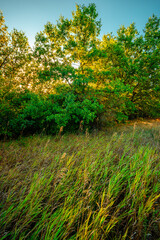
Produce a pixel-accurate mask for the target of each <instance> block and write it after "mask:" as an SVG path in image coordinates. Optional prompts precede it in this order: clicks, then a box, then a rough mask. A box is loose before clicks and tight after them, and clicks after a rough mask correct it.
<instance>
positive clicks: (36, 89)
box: [0, 4, 160, 136]
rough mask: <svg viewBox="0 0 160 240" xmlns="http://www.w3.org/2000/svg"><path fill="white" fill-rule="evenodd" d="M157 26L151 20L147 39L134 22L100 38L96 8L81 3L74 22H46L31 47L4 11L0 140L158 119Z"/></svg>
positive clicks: (157, 21)
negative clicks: (99, 123)
mask: <svg viewBox="0 0 160 240" xmlns="http://www.w3.org/2000/svg"><path fill="white" fill-rule="evenodd" d="M159 26H160V19H159V18H158V17H157V16H155V15H153V16H152V17H150V18H149V20H148V22H147V23H146V26H145V29H144V35H143V36H141V35H140V34H139V33H138V31H137V29H136V26H135V24H134V23H133V24H131V25H130V26H129V27H125V26H121V27H120V29H119V30H118V31H117V36H113V35H112V34H106V35H104V36H103V38H102V39H98V36H99V33H100V29H101V21H100V20H99V19H98V12H97V10H96V6H95V4H89V5H88V6H85V5H76V10H75V11H74V12H72V18H71V19H65V18H64V17H63V16H61V17H60V18H59V20H58V21H57V24H55V25H54V24H52V23H50V22H48V23H47V24H46V25H45V26H44V30H43V31H41V32H40V33H37V35H36V38H35V46H34V48H33V49H30V47H29V45H28V39H27V38H26V36H25V34H24V33H23V32H22V31H17V30H16V29H14V30H13V31H11V32H10V33H9V32H8V31H7V27H6V26H5V21H4V17H3V14H2V12H0V81H1V89H0V94H1V99H0V104H1V105H0V109H1V113H0V120H1V123H0V124H1V129H0V135H1V136H4V135H5V136H16V135H19V134H20V133H21V134H22V133H35V132H41V131H44V132H46V133H52V134H55V133H56V132H58V131H59V129H60V128H61V127H62V126H63V128H64V131H75V130H77V129H79V124H80V123H81V122H83V125H84V126H83V127H84V129H85V128H91V127H92V126H93V125H94V122H95V119H96V118H99V117H100V118H101V117H103V115H104V116H108V119H107V118H106V121H108V122H109V121H110V120H109V118H110V117H111V116H112V117H111V118H112V120H111V121H112V122H125V121H126V120H127V119H133V118H137V117H151V118H154V117H157V118H158V117H160V81H159V79H160V54H159V51H160V30H159V29H160V28H159ZM26 98H28V100H25V99H26ZM106 125H107V123H106Z"/></svg>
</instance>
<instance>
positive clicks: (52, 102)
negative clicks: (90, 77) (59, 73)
mask: <svg viewBox="0 0 160 240" xmlns="http://www.w3.org/2000/svg"><path fill="white" fill-rule="evenodd" d="M0 106H1V111H0V123H1V125H0V129H1V131H0V135H1V136H6V137H7V136H8V137H11V136H13V137H15V136H18V135H20V134H33V133H40V132H45V133H47V134H55V133H57V132H59V130H60V128H61V127H62V126H63V128H64V131H75V130H78V128H79V125H80V122H81V121H83V126H84V129H85V128H87V126H88V127H89V125H90V124H91V123H93V121H94V120H95V118H96V117H97V115H98V113H100V112H101V111H102V108H103V107H102V106H101V105H100V104H99V103H98V101H97V100H96V99H84V100H83V101H79V100H78V99H77V98H76V96H75V95H74V94H73V93H67V94H66V95H63V94H61V95H58V94H54V95H49V97H43V96H38V95H36V94H33V93H31V92H25V93H19V94H16V93H9V94H8V95H6V96H5V98H3V101H1V104H0Z"/></svg>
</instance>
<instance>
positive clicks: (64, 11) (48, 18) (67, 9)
mask: <svg viewBox="0 0 160 240" xmlns="http://www.w3.org/2000/svg"><path fill="white" fill-rule="evenodd" d="M89 3H95V4H96V8H97V12H98V13H99V16H98V18H101V22H102V28H101V33H100V38H101V37H102V36H103V35H104V34H107V33H111V32H112V33H113V35H116V32H117V30H118V29H119V27H120V26H121V25H124V26H125V27H127V26H129V25H130V24H131V23H133V22H135V24H136V27H137V29H138V31H139V32H140V34H142V33H143V29H144V27H145V24H146V22H147V21H148V18H149V17H150V16H152V15H153V14H155V15H157V16H160V0H76V1H75V0H0V10H1V11H2V12H3V15H4V18H5V22H6V25H7V26H8V30H9V31H11V30H12V29H13V28H16V29H17V30H22V31H23V32H25V34H26V36H27V37H28V39H29V43H30V45H31V46H33V44H34V39H35V35H36V33H37V32H40V31H43V29H44V25H45V24H46V23H47V22H51V23H53V24H56V20H58V19H59V17H60V15H62V16H64V17H65V18H69V19H71V18H72V11H75V9H76V7H75V6H76V4H85V5H86V6H88V4H89Z"/></svg>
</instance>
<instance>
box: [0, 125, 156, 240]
mask: <svg viewBox="0 0 160 240" xmlns="http://www.w3.org/2000/svg"><path fill="white" fill-rule="evenodd" d="M159 156H160V122H159V121H148V122H134V123H132V122H131V123H130V124H127V125H121V126H117V127H116V126H114V128H108V129H107V130H103V131H99V132H97V131H94V132H92V133H88V132H86V133H83V134H82V133H81V134H65V135H63V136H43V135H33V136H29V137H20V138H19V139H18V140H12V141H5V142H4V141H1V142H0V162H1V165H0V198H1V200H0V239H1V240H2V239H8V240H11V239H14V240H16V239H19V240H22V239H27V240H38V239H44V240H50V239H53V240H60V239H68V240H69V239H70V240H71V239H72V240H73V239H75V240H82V239H83V240H90V239H93V240H103V239H107V240H113V239H114V240H121V239H123V240H124V239H146V240H150V239H154V240H156V239H157V240H158V239H160V161H159V160H160V157H159Z"/></svg>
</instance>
